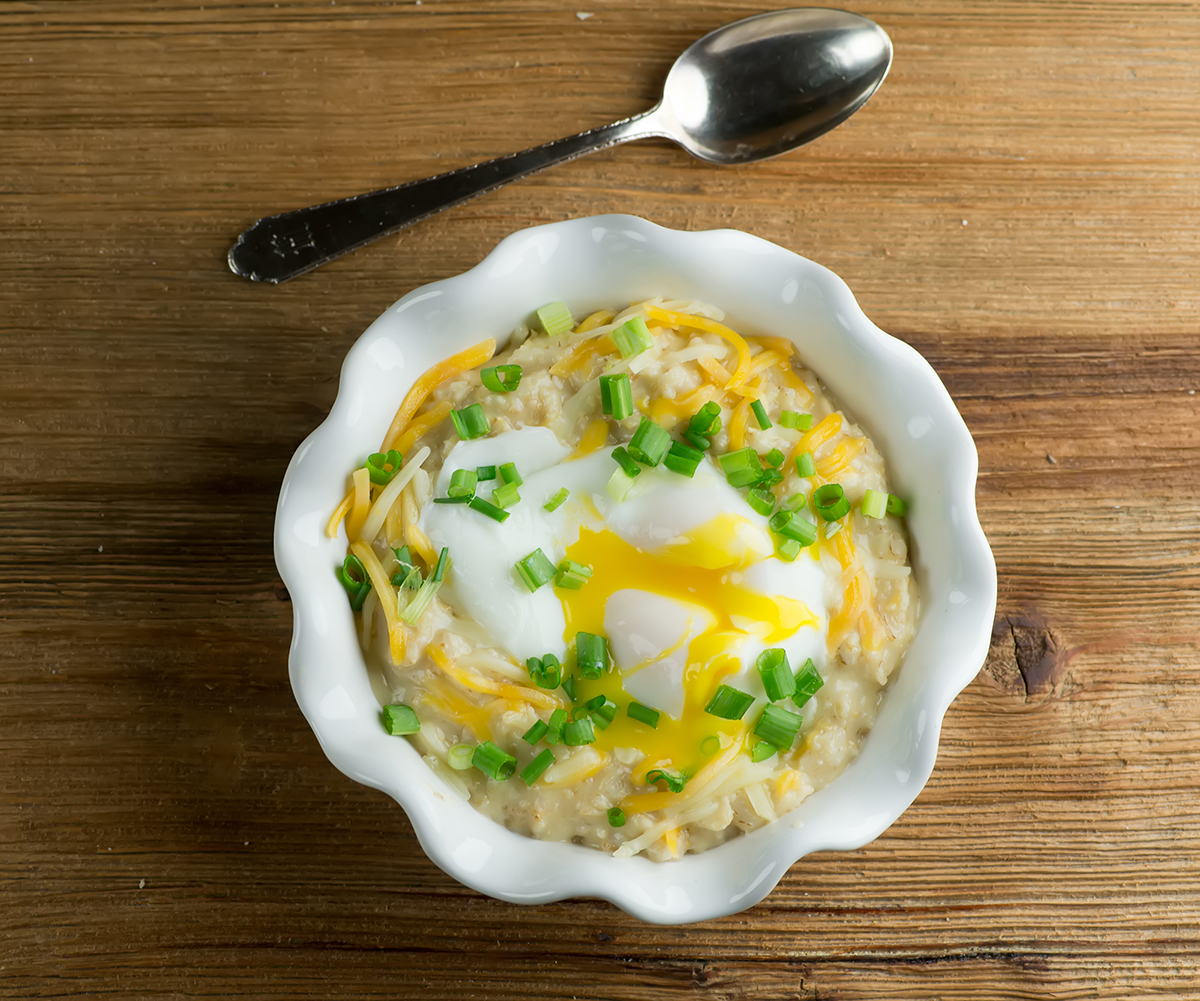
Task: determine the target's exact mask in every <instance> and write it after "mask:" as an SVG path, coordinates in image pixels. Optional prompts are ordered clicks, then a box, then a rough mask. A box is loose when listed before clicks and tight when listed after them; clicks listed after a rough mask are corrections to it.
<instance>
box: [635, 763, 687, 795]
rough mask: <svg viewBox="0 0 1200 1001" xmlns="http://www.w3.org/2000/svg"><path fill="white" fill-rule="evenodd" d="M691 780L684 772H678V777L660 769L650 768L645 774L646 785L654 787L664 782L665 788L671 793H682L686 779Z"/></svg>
mask: <svg viewBox="0 0 1200 1001" xmlns="http://www.w3.org/2000/svg"><path fill="white" fill-rule="evenodd" d="M689 778H691V776H690V775H688V774H687V773H686V772H680V773H679V774H678V775H672V774H671V773H670V772H668V771H665V770H664V769H662V768H652V769H650V771H648V772H646V784H647V785H656V784H657V783H659V782H665V783H666V784H667V788H668V789H670V790H671V792H683V787H684V786H685V785H687V781H688V779H689Z"/></svg>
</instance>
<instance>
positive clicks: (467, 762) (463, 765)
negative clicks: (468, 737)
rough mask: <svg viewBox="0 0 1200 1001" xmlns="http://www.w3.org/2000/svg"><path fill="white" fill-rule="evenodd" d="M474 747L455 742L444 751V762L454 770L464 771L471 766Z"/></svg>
mask: <svg viewBox="0 0 1200 1001" xmlns="http://www.w3.org/2000/svg"><path fill="white" fill-rule="evenodd" d="M474 753H475V748H473V747H472V746H471V745H470V744H455V745H454V746H453V747H452V748H450V750H448V751H447V752H446V764H448V765H449V766H450V767H451V768H453V769H454V770H455V771H456V772H465V771H466V770H467V769H468V768H470V767H471V756H472V755H473V754H474Z"/></svg>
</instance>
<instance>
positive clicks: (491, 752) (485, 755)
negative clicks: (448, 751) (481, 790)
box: [471, 740, 517, 780]
mask: <svg viewBox="0 0 1200 1001" xmlns="http://www.w3.org/2000/svg"><path fill="white" fill-rule="evenodd" d="M471 764H473V765H474V766H475V767H476V768H478V769H479V770H480V771H481V772H483V774H484V775H486V776H488V778H493V779H501V780H503V779H507V778H511V777H512V773H513V772H515V771H516V770H517V759H516V758H514V757H513V756H512V755H511V754H509V753H508V752H507V751H502V750H500V748H498V747H497V746H496V745H495V744H493V743H492V742H491V741H490V740H485V741H484V742H483V743H482V744H477V745H476V746H475V750H474V752H473V753H472V754H471Z"/></svg>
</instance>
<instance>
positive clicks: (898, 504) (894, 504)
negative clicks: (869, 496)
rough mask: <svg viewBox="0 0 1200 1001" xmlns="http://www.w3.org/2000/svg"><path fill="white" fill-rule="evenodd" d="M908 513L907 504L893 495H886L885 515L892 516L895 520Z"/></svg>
mask: <svg viewBox="0 0 1200 1001" xmlns="http://www.w3.org/2000/svg"><path fill="white" fill-rule="evenodd" d="M907 511H908V504H907V503H905V502H904V501H902V500H901V499H900V498H899V497H897V496H896V495H895V494H888V499H887V513H888V514H894V515H895V516H896V517H897V518H903V517H904V515H905V514H906V513H907Z"/></svg>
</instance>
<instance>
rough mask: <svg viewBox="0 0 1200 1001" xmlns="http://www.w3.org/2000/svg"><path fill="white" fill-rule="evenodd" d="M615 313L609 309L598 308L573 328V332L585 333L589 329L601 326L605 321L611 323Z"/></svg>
mask: <svg viewBox="0 0 1200 1001" xmlns="http://www.w3.org/2000/svg"><path fill="white" fill-rule="evenodd" d="M616 315H617V314H616V313H614V312H613V311H612V310H611V309H598V310H596V312H594V313H593V314H592V315H591V316H589V317H588V318H587V319H586V320H584V321H583V322H582V323H580V324H579V326H578V327H576V328H575V333H577V334H586V333H587V332H588V331H589V330H595V329H596V328H597V327H603V326H604V325H605V324H606V323H612V321H613V317H615V316H616Z"/></svg>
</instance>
